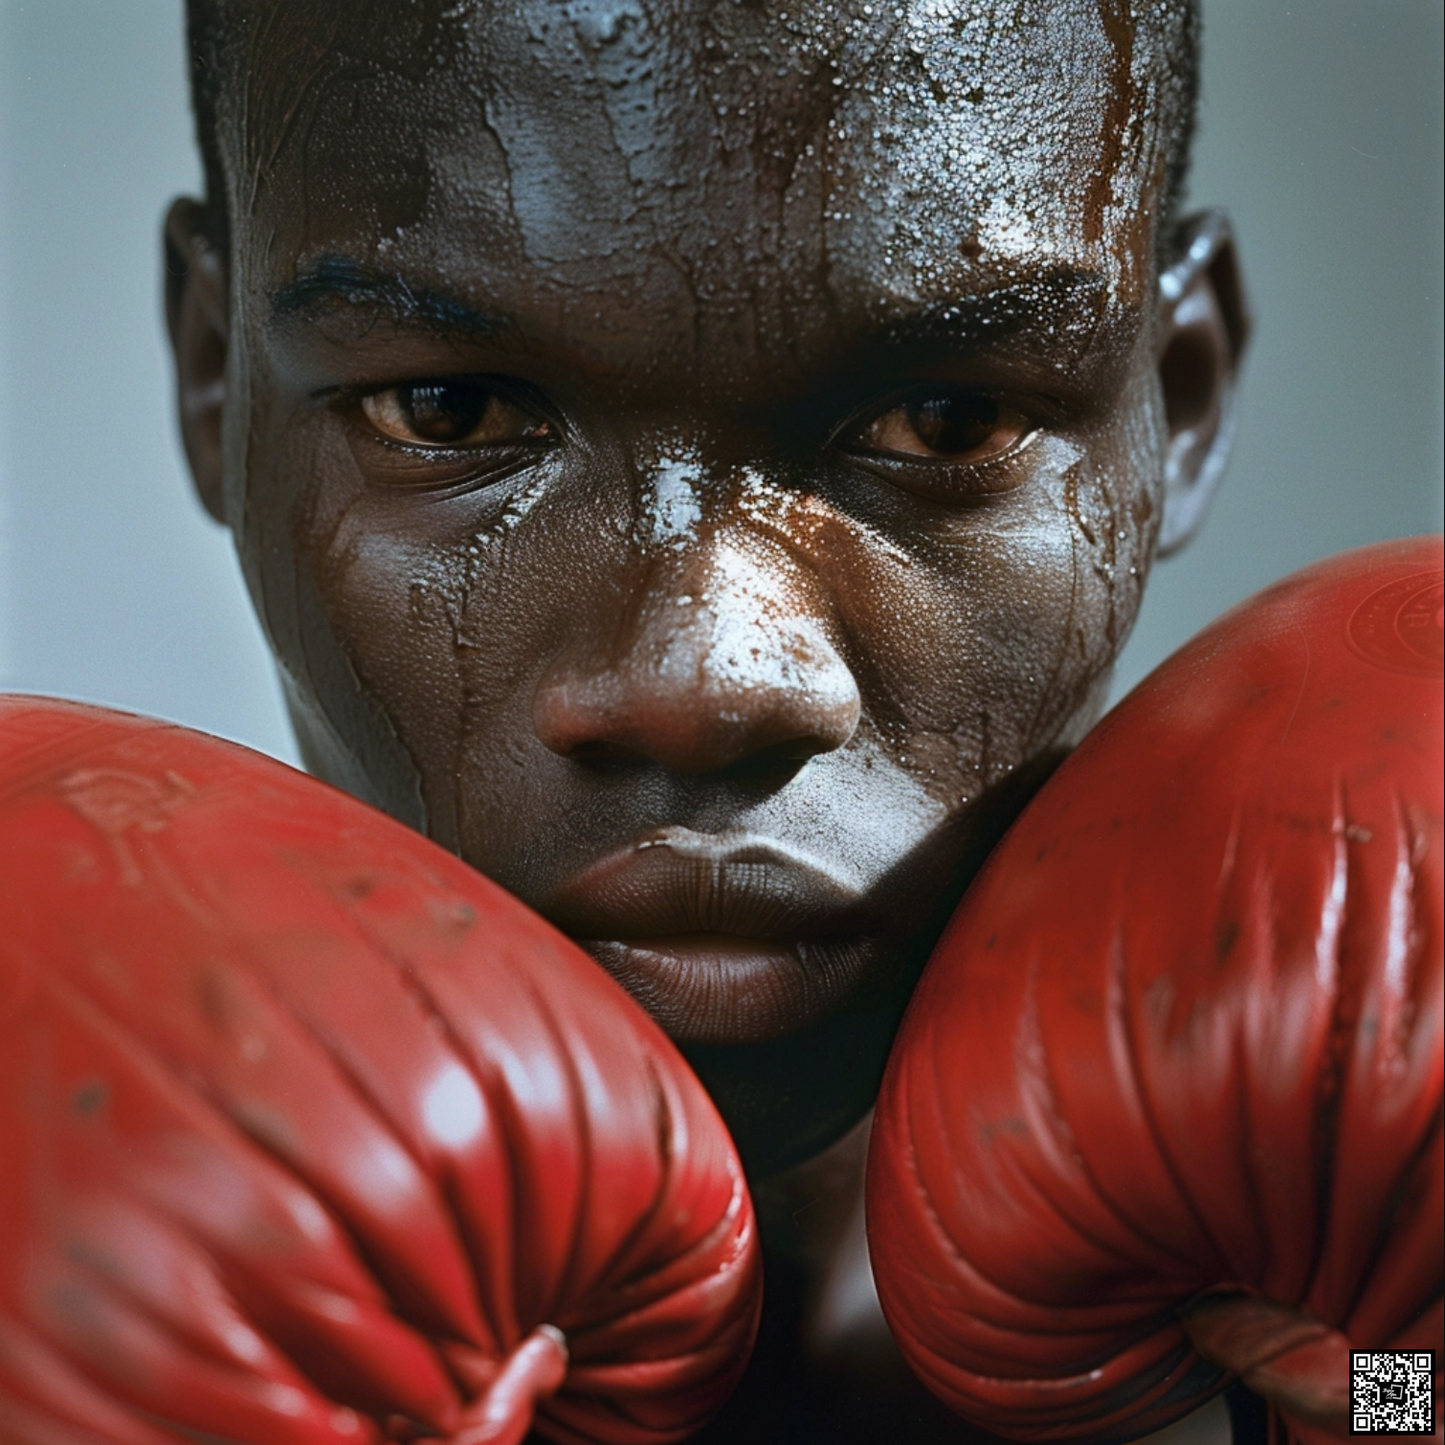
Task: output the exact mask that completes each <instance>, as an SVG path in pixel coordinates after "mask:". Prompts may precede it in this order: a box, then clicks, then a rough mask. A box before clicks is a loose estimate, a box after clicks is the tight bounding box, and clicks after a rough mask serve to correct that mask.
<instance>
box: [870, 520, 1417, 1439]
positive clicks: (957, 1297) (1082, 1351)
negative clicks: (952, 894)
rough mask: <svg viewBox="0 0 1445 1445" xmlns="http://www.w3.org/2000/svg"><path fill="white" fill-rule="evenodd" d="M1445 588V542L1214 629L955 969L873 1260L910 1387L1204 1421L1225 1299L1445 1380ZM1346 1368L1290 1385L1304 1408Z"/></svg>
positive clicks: (901, 1137)
mask: <svg viewBox="0 0 1445 1445" xmlns="http://www.w3.org/2000/svg"><path fill="white" fill-rule="evenodd" d="M1440 565H1441V548H1440V540H1439V539H1438V538H1422V539H1417V540H1414V541H1409V542H1400V543H1389V544H1384V545H1381V546H1377V547H1370V548H1365V549H1362V550H1360V551H1357V552H1351V553H1347V554H1345V555H1343V556H1340V557H1337V558H1334V559H1331V560H1329V561H1327V562H1324V563H1321V564H1318V565H1316V566H1314V567H1311V568H1309V569H1307V570H1306V571H1303V572H1301V573H1298V574H1296V575H1294V576H1293V577H1290V578H1288V579H1286V580H1285V581H1283V582H1281V583H1279V584H1278V585H1276V586H1274V587H1272V588H1270V589H1269V590H1267V591H1266V592H1264V593H1261V594H1260V595H1258V596H1257V597H1256V598H1254V599H1252V600H1251V601H1250V602H1248V603H1245V604H1243V605H1242V606H1241V607H1239V608H1238V609H1236V610H1235V611H1233V612H1232V613H1230V614H1228V615H1227V616H1225V617H1224V618H1222V619H1221V620H1220V621H1219V622H1217V623H1216V624H1214V625H1213V626H1212V627H1210V628H1209V629H1208V630H1207V631H1206V632H1204V633H1203V634H1201V635H1200V636H1199V637H1198V638H1197V639H1195V640H1194V641H1193V642H1192V643H1190V644H1189V645H1188V646H1186V647H1185V648H1184V649H1183V650H1182V651H1180V652H1179V653H1177V654H1176V655H1175V656H1174V657H1173V658H1171V659H1170V660H1169V661H1168V662H1166V663H1165V664H1164V665H1163V666H1162V667H1161V668H1159V669H1158V671H1156V672H1155V673H1154V674H1153V675H1152V676H1151V677H1150V678H1148V679H1147V680H1146V681H1145V682H1144V683H1143V684H1141V685H1140V687H1139V688H1138V689H1136V691H1135V692H1134V693H1133V694H1132V695H1131V696H1130V697H1129V698H1127V699H1126V700H1125V701H1124V702H1122V703H1121V704H1120V705H1119V706H1118V707H1117V708H1116V709H1115V710H1114V711H1113V712H1112V713H1111V714H1110V715H1109V716H1108V717H1106V718H1105V719H1104V720H1103V722H1102V723H1101V724H1100V725H1099V727H1098V728H1097V729H1096V730H1095V731H1094V732H1093V733H1092V734H1091V735H1090V736H1089V737H1088V738H1087V739H1086V740H1085V742H1084V743H1083V745H1082V746H1081V747H1080V748H1079V749H1078V750H1077V752H1076V753H1075V754H1074V755H1073V756H1072V757H1071V758H1070V759H1069V760H1068V761H1067V762H1066V763H1065V764H1064V765H1063V766H1062V767H1061V768H1060V769H1059V770H1058V772H1057V773H1056V774H1055V776H1054V777H1053V779H1052V780H1051V781H1050V782H1049V783H1048V784H1047V785H1046V787H1045V788H1044V789H1043V790H1042V791H1041V792H1040V794H1039V795H1038V797H1037V798H1036V799H1035V801H1034V802H1033V803H1032V804H1031V806H1030V807H1029V809H1028V810H1027V811H1026V812H1025V813H1024V815H1023V816H1022V818H1021V819H1020V820H1019V822H1018V823H1017V824H1016V825H1015V827H1014V829H1013V830H1012V831H1011V832H1010V833H1009V834H1008V836H1007V837H1006V838H1005V839H1004V841H1003V843H1002V844H1001V845H1000V846H999V847H998V849H997V850H996V851H995V853H994V855H993V857H992V858H991V860H990V862H989V864H988V866H987V868H986V870H985V872H984V873H983V875H982V876H981V877H980V879H979V881H978V882H977V883H976V885H975V886H974V888H973V889H972V890H971V891H970V893H969V894H968V895H967V897H966V898H965V900H964V902H963V904H962V906H961V908H960V910H959V912H958V914H957V915H956V917H955V918H954V919H953V921H952V922H951V924H950V926H949V929H948V931H947V933H946V934H945V936H944V938H943V940H942V941H941V943H940V945H939V947H938V950H937V952H936V954H935V956H934V958H933V960H932V961H931V963H930V965H929V968H928V971H927V973H926V975H925V977H924V979H923V981H922V983H921V985H920V987H919V990H918V992H917V994H916V995H915V997H914V999H913V1002H912V1004H911V1006H910V1010H909V1014H908V1017H907V1019H906V1021H905V1024H904V1027H903V1030H902V1032H901V1034H900V1036H899V1039H898V1041H897V1044H896V1046H895V1049H894V1053H893V1055H892V1058H891V1060H890V1064H889V1069H888V1074H887V1077H886V1080H885V1084H884V1088H883V1092H882V1097H881V1099H880V1103H879V1108H878V1114H877V1122H876V1125H875V1129H874V1133H873V1140H872V1146H871V1155H870V1164H869V1168H870V1173H869V1196H868V1207H869V1239H870V1247H871V1250H872V1258H873V1264H874V1270H875V1274H876V1277H877V1282H878V1289H879V1294H880V1296H881V1299H882V1303H883V1308H884V1312H885V1314H886V1315H887V1317H888V1320H889V1322H890V1324H891V1325H892V1327H893V1329H894V1331H895V1333H896V1335H897V1338H898V1340H899V1343H900V1345H901V1346H902V1348H903V1350H904V1352H905V1354H906V1355H907V1357H908V1359H909V1360H910V1362H911V1363H912V1364H913V1366H914V1368H915V1369H916V1370H917V1371H918V1372H919V1374H920V1375H921V1377H922V1378H923V1379H924V1381H925V1382H926V1383H927V1384H928V1385H929V1386H930V1387H931V1388H932V1389H933V1390H934V1391H935V1392H936V1393H938V1394H939V1395H940V1396H942V1398H943V1399H944V1400H946V1401H947V1402H948V1403H950V1404H951V1405H952V1406H953V1408H954V1409H955V1410H957V1411H958V1412H960V1413H962V1414H964V1415H967V1416H969V1417H970V1418H972V1419H973V1420H975V1421H977V1422H978V1423H980V1424H982V1425H984V1426H985V1427H987V1428H988V1429H990V1430H995V1431H998V1432H1000V1433H1004V1434H1008V1435H1011V1436H1015V1437H1017V1438H1021V1439H1073V1438H1080V1439H1082V1438H1092V1439H1100V1440H1108V1439H1126V1438H1132V1437H1133V1436H1137V1435H1139V1434H1142V1433H1144V1432H1146V1431H1148V1430H1153V1429H1156V1428H1159V1427H1161V1426H1163V1425H1165V1424H1167V1423H1169V1421H1171V1420H1172V1419H1175V1418H1177V1417H1179V1416H1181V1415H1183V1414H1184V1413H1186V1412H1187V1411H1188V1410H1190V1409H1192V1408H1194V1407H1195V1406H1196V1405H1197V1404H1198V1403H1200V1402H1201V1401H1202V1400H1203V1399H1205V1398H1207V1397H1208V1395H1209V1394H1211V1393H1212V1392H1214V1391H1215V1390H1217V1389H1218V1388H1219V1387H1220V1386H1221V1385H1222V1384H1224V1383H1225V1381H1226V1378H1227V1374H1226V1372H1225V1371H1224V1370H1223V1369H1222V1368H1221V1367H1220V1366H1219V1365H1218V1364H1217V1363H1214V1364H1212V1363H1210V1362H1209V1361H1207V1360H1204V1359H1201V1357H1200V1355H1199V1354H1198V1353H1197V1352H1196V1350H1195V1349H1194V1347H1193V1345H1192V1344H1191V1341H1190V1338H1189V1336H1188V1335H1187V1334H1186V1332H1185V1329H1184V1327H1183V1324H1182V1322H1181V1317H1180V1313H1179V1311H1180V1309H1181V1307H1183V1306H1185V1305H1187V1304H1189V1303H1190V1302H1191V1301H1193V1300H1196V1298H1197V1297H1198V1296H1199V1295H1200V1293H1201V1292H1203V1291H1211V1290H1216V1289H1221V1288H1231V1287H1233V1288H1237V1289H1238V1290H1239V1291H1240V1292H1241V1293H1242V1294H1244V1295H1245V1296H1250V1295H1252V1296H1254V1297H1256V1298H1260V1299H1264V1300H1268V1301H1273V1302H1277V1303H1279V1304H1282V1305H1286V1306H1289V1307H1290V1309H1289V1310H1287V1311H1285V1312H1284V1315H1285V1316H1288V1317H1289V1318H1291V1319H1293V1320H1294V1321H1295V1322H1296V1323H1298V1322H1299V1321H1300V1320H1305V1321H1317V1322H1321V1323H1322V1324H1323V1325H1324V1326H1327V1327H1328V1331H1326V1334H1328V1333H1329V1332H1338V1334H1342V1335H1343V1336H1344V1337H1346V1338H1347V1339H1348V1341H1349V1343H1350V1346H1351V1347H1352V1348H1355V1349H1372V1348H1380V1347H1387V1346H1389V1347H1416V1348H1422V1349H1423V1348H1434V1349H1435V1350H1436V1351H1437V1354H1436V1363H1437V1366H1438V1363H1439V1360H1440V1354H1439V1352H1440V1350H1441V1347H1442V1344H1445V1341H1442V1338H1441V1336H1442V1326H1441V1318H1442V1316H1441V1281H1442V1228H1441V1222H1442V1218H1445V1199H1442V1154H1441V1057H1442V1056H1441V1029H1442V992H1441V973H1442V962H1441V960H1442V942H1441V940H1442V934H1441V751H1442V750H1441V681H1440V667H1439V627H1440V614H1439V605H1440V604H1439V595H1440V594H1439V581H1440ZM1432 585H1433V586H1434V589H1435V590H1434V591H1433V592H1431V591H1429V588H1430V587H1431V586H1432ZM1391 589H1393V590H1391ZM1432 598H1433V601H1432ZM1402 599H1403V600H1402ZM1412 608H1413V611H1411V609H1412ZM1422 609H1423V610H1422ZM1431 609H1433V610H1431ZM1397 624H1398V626H1397ZM1431 624H1433V627H1434V629H1435V631H1434V633H1433V636H1432V635H1431V634H1430V632H1429V626H1430V625H1431ZM1408 627H1414V628H1415V631H1414V632H1410V633H1408V634H1406V633H1400V632H1399V631H1398V629H1399V628H1408ZM1391 628H1396V631H1394V632H1392V631H1390V630H1389V629H1391ZM1422 629H1423V630H1422ZM1432 648H1433V652H1432ZM1282 1317H1283V1316H1282ZM1283 1343H1285V1342H1284V1341H1283V1339H1282V1340H1281V1344H1283ZM1328 1343H1329V1342H1328V1341H1326V1342H1325V1344H1328ZM1265 1354H1268V1351H1267V1350H1266V1351H1265ZM1337 1354H1338V1349H1337V1347H1334V1346H1331V1347H1329V1348H1326V1347H1325V1345H1321V1346H1319V1347H1312V1348H1311V1349H1308V1350H1297V1351H1296V1352H1295V1354H1294V1355H1292V1356H1290V1358H1289V1359H1288V1360H1287V1361H1286V1360H1284V1359H1283V1357H1281V1360H1282V1363H1281V1366H1280V1368H1279V1369H1278V1370H1277V1371H1276V1372H1275V1373H1276V1374H1277V1375H1279V1376H1280V1378H1281V1379H1284V1378H1285V1376H1287V1375H1289V1374H1291V1372H1292V1373H1293V1375H1294V1376H1295V1377H1296V1378H1294V1379H1293V1382H1292V1384H1290V1388H1292V1389H1296V1390H1297V1391H1303V1393H1302V1394H1298V1395H1297V1398H1305V1397H1306V1396H1307V1395H1309V1389H1307V1388H1306V1386H1308V1385H1309V1382H1308V1381H1306V1380H1303V1379H1301V1378H1298V1377H1299V1375H1300V1372H1301V1371H1307V1369H1308V1368H1312V1366H1310V1364H1309V1361H1310V1360H1321V1361H1324V1360H1333V1361H1334V1363H1335V1365H1338V1364H1339V1363H1340V1361H1339V1359H1337V1358H1336V1355H1337ZM1286 1366H1287V1368H1286ZM1260 1377H1261V1378H1264V1373H1261V1376H1260ZM1287 1383H1288V1382H1287ZM1316 1383H1317V1384H1318V1385H1319V1389H1318V1390H1317V1391H1316V1392H1315V1394H1316V1396H1317V1397H1318V1398H1319V1399H1320V1400H1322V1401H1326V1403H1328V1402H1327V1400H1326V1397H1327V1396H1328V1394H1329V1389H1333V1390H1334V1392H1335V1394H1336V1395H1338V1392H1339V1389H1340V1386H1341V1384H1342V1382H1341V1381H1338V1380H1332V1381H1328V1382H1324V1381H1321V1382H1316ZM1326 1386H1328V1387H1329V1388H1328V1389H1327V1388H1326ZM1311 1388H1312V1387H1311ZM1284 1403H1287V1401H1285V1402H1284ZM1322 1408H1323V1407H1322ZM1287 1423H1289V1424H1290V1427H1291V1429H1292V1430H1293V1431H1294V1433H1295V1434H1296V1435H1297V1436H1298V1437H1300V1438H1307V1439H1308V1438H1318V1437H1317V1434H1314V1433H1312V1430H1313V1429H1314V1427H1312V1426H1311V1425H1310V1424H1309V1423H1308V1422H1307V1421H1304V1420H1299V1419H1295V1420H1291V1421H1288V1422H1287Z"/></svg>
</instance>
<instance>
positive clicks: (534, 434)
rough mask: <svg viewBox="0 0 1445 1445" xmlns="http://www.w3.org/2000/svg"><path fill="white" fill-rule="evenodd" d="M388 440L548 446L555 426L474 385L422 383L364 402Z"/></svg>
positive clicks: (393, 389)
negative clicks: (520, 443) (540, 444)
mask: <svg viewBox="0 0 1445 1445" xmlns="http://www.w3.org/2000/svg"><path fill="white" fill-rule="evenodd" d="M361 410H362V411H363V413H365V415H366V419H367V420H368V421H369V422H370V423H371V424H372V426H374V427H375V428H376V429H377V431H379V432H380V433H381V434H382V435H383V436H387V437H391V438H392V439H393V440H394V441H401V442H409V443H411V444H412V445H413V446H432V447H472V446H485V445H487V444H489V443H490V444H497V443H506V442H533V441H548V440H550V439H551V438H552V436H553V427H552V424H551V423H550V422H548V421H545V420H543V419H542V418H541V417H539V416H537V415H536V414H535V413H533V412H531V411H528V410H527V409H526V408H525V407H522V406H519V405H518V404H517V403H516V402H514V401H511V400H510V399H508V398H507V397H505V396H502V395H501V394H499V393H498V392H496V391H493V390H491V389H490V388H488V387H486V386H484V385H482V384H481V383H480V382H475V381H421V382H412V383H409V384H408V385H406V386H394V387H391V388H390V389H389V390H387V391H376V392H372V394H371V395H370V396H365V397H362V399H361Z"/></svg>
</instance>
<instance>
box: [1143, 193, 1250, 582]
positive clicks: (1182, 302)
mask: <svg viewBox="0 0 1445 1445" xmlns="http://www.w3.org/2000/svg"><path fill="white" fill-rule="evenodd" d="M1181 231H1182V235H1181V238H1180V241H1181V250H1182V254H1181V256H1180V259H1179V260H1178V261H1176V262H1175V263H1174V264H1173V265H1172V266H1170V267H1169V268H1168V270H1166V271H1165V272H1164V273H1163V275H1161V276H1160V278H1159V307H1160V318H1159V319H1160V325H1159V351H1158V356H1159V380H1160V382H1161V383H1162V385H1163V389H1164V415H1165V418H1166V421H1167V424H1168V428H1169V442H1168V450H1167V451H1166V453H1165V459H1164V515H1163V519H1162V521H1161V523H1160V528H1159V554H1160V555H1161V556H1165V555H1167V554H1168V553H1170V552H1173V551H1176V550H1177V549H1178V548H1180V547H1182V546H1183V545H1184V544H1185V543H1186V542H1187V541H1188V540H1189V539H1190V537H1192V536H1193V535H1194V533H1195V531H1196V530H1197V529H1198V527H1199V524H1200V522H1202V521H1203V520H1204V513H1205V511H1206V510H1207V509H1208V507H1209V501H1210V498H1211V497H1212V496H1213V495H1214V488H1215V485H1216V483H1217V482H1218V481H1219V478H1220V474H1221V473H1222V472H1223V471H1224V464H1225V462H1226V460H1227V459H1228V457H1229V446H1230V442H1231V440H1232V438H1233V433H1234V393H1235V381H1236V379H1237V377H1238V373H1239V359H1240V355H1241V354H1242V353H1243V351H1244V345H1245V342H1246V340H1247V339H1248V337H1249V312H1248V308H1247V306H1246V303H1245V299H1244V291H1243V288H1242V287H1241V286H1240V281H1239V264H1238V262H1237V260H1236V259H1235V254H1234V237H1233V235H1232V233H1231V231H1230V226H1229V218H1228V217H1227V216H1226V215H1225V214H1224V212H1223V211H1205V212H1203V213H1202V214H1201V215H1197V216H1191V217H1189V218H1188V219H1187V220H1186V221H1184V222H1183V224H1182V226H1181Z"/></svg>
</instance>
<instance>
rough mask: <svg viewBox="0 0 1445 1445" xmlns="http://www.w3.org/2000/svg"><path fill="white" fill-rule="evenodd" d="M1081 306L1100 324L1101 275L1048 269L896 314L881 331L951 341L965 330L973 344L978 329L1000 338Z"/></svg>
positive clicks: (1105, 297)
mask: <svg viewBox="0 0 1445 1445" xmlns="http://www.w3.org/2000/svg"><path fill="white" fill-rule="evenodd" d="M1082 308H1087V309H1091V310H1096V311H1097V313H1098V319H1099V321H1100V322H1103V321H1104V320H1105V316H1106V313H1107V312H1108V310H1109V309H1110V308H1109V284H1108V281H1107V279H1106V278H1105V276H1104V275H1103V274H1102V273H1101V272H1099V271H1094V270H1090V269H1087V268H1080V267H1074V266H1050V267H1048V268H1047V269H1045V270H1042V271H1039V272H1036V273H1034V274H1030V275H1026V276H1023V277H1021V278H1020V279H1019V280H1018V281H1015V282H1012V283H1009V284H1006V285H1003V286H999V287H995V288H993V289H991V290H988V291H981V292H977V293H975V294H973V295H963V296H956V297H953V298H950V299H949V300H946V301H940V302H938V303H937V304H935V305H932V306H927V307H924V308H923V309H921V310H919V311H917V312H914V313H913V314H911V315H908V316H902V317H899V318H897V319H896V320H895V321H893V322H892V323H890V324H889V325H888V326H887V327H886V328H885V329H886V332H887V333H888V334H889V336H890V338H891V339H893V340H896V341H903V342H910V341H936V340H951V339H952V338H953V337H955V336H956V334H957V333H958V332H960V331H967V332H969V333H970V335H971V339H973V340H978V339H981V338H980V337H979V334H978V333H979V329H980V328H988V336H989V337H991V338H993V339H1002V338H1005V337H1009V336H1013V335H1016V334H1018V333H1019V332H1022V331H1027V330H1028V329H1029V327H1030V326H1031V325H1033V324H1035V323H1037V322H1038V321H1039V320H1041V319H1045V318H1049V317H1057V318H1058V319H1059V320H1063V319H1064V318H1065V317H1066V316H1069V315H1071V314H1072V315H1077V313H1078V311H1079V310H1080V309H1082Z"/></svg>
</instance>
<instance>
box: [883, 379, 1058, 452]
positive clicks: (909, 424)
mask: <svg viewBox="0 0 1445 1445" xmlns="http://www.w3.org/2000/svg"><path fill="white" fill-rule="evenodd" d="M1032 430H1033V424H1032V423H1031V422H1030V421H1029V419H1028V418H1027V417H1026V416H1024V415H1023V413H1022V412H1019V411H1016V410H1014V408H1013V407H1011V406H1007V405H1005V404H1004V403H1003V402H1001V401H998V400H996V399H995V398H994V397H991V396H988V395H985V394H983V393H981V392H976V391H962V390H957V389H952V388H941V387H940V388H930V389H928V390H926V391H924V390H920V391H918V392H915V393H913V394H912V395H910V396H909V397H907V398H906V399H905V400H904V401H902V402H901V403H899V405H897V406H895V407H894V408H893V409H892V410H891V411H886V412H884V413H883V415H882V416H879V417H875V418H874V419H873V420H872V421H871V422H869V423H868V425H867V426H866V427H864V428H863V430H862V431H861V432H860V433H859V434H858V445H859V446H861V447H863V448H865V449H867V450H869V451H878V452H891V453H893V455H895V456H913V457H933V458H938V459H940V460H944V461H950V462H984V461H988V460H990V459H991V458H993V457H997V456H1002V455H1003V453H1004V452H1007V451H1011V450H1012V449H1013V448H1014V447H1016V446H1017V445H1018V444H1019V443H1020V442H1021V441H1023V440H1024V438H1025V437H1027V436H1028V435H1029V433H1030V432H1031V431H1032Z"/></svg>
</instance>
